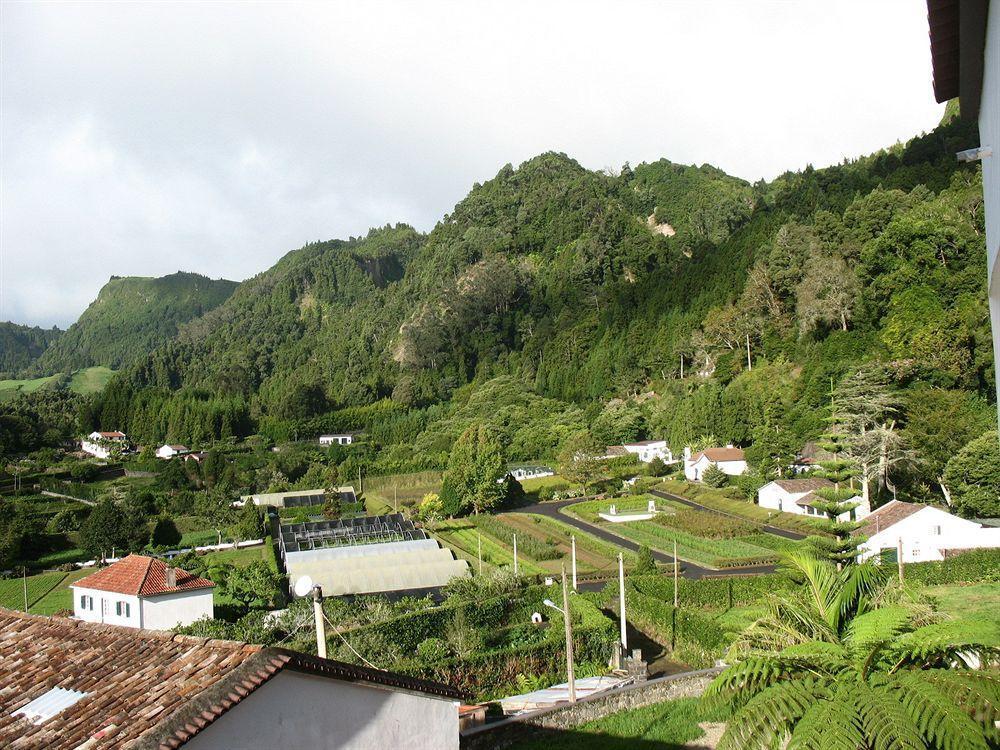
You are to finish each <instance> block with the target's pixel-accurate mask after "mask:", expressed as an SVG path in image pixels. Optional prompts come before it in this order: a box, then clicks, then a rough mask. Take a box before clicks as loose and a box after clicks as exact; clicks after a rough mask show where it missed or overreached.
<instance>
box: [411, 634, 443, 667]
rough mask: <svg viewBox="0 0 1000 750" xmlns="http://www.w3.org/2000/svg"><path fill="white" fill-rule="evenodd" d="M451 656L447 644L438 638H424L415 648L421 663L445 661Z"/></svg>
mask: <svg viewBox="0 0 1000 750" xmlns="http://www.w3.org/2000/svg"><path fill="white" fill-rule="evenodd" d="M450 655H451V650H450V649H449V648H448V644H447V643H445V642H444V641H443V640H441V639H440V638H426V639H424V640H422V641H421V642H420V643H419V645H418V646H417V656H418V657H419V658H420V660H421V661H424V662H428V663H432V662H436V661H441V660H442V659H447V658H448V657H449V656H450Z"/></svg>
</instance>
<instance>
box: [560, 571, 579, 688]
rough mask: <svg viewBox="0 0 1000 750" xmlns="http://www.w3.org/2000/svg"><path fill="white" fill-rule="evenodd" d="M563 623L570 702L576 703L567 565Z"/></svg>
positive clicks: (563, 587)
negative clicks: (564, 626) (564, 627)
mask: <svg viewBox="0 0 1000 750" xmlns="http://www.w3.org/2000/svg"><path fill="white" fill-rule="evenodd" d="M562 590H563V623H564V624H565V625H566V682H567V684H568V685H569V702H570V703H576V679H575V678H574V676H573V623H572V622H570V616H569V589H568V588H567V586H566V565H565V564H564V565H563V566H562Z"/></svg>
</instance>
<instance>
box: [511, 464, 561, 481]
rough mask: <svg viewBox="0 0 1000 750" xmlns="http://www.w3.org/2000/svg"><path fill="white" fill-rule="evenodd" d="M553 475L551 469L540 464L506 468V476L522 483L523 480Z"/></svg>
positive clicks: (514, 465) (517, 465)
mask: <svg viewBox="0 0 1000 750" xmlns="http://www.w3.org/2000/svg"><path fill="white" fill-rule="evenodd" d="M555 474H556V473H555V471H553V470H552V468H551V467H548V466H543V465H542V464H509V465H508V466H507V475H508V476H512V477H514V479H516V480H517V481H518V482H523V481H524V480H525V479H541V478H542V477H553V476H555ZM500 481H501V482H502V481H503V480H502V479H501V480H500Z"/></svg>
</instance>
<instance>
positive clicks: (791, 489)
mask: <svg viewBox="0 0 1000 750" xmlns="http://www.w3.org/2000/svg"><path fill="white" fill-rule="evenodd" d="M833 486H834V485H833V482H831V481H830V480H829V479H819V478H817V479H776V480H774V481H773V482H768V483H767V484H765V485H764V486H763V487H761V488H760V489H759V490H757V504H758V505H759V506H760V507H762V508H770V509H771V510H779V511H781V512H783V513H794V514H796V515H799V516H825V515H826V514H824V513H823V512H822V511H820V510H818V509H816V508H815V507H813V505H812V503H813V501H814V500H820V499H822V498H820V497H819V496H818V495H817V494H816V490H821V489H827V488H832V487H833ZM851 502H855V503H858V506H857V507H856V508H855V509H854V510H852V511H851V512H849V513H844V514H842V515H841V516H840V517H839V518H838V520H842V521H860V520H861V519H863V518H865V517H866V516H867V515H868V514H869V513H871V506H870V505H869V504H868V503H865V502H864V501H863V500H862V499H861V498H860V497H855V498H854V499H853V500H852V501H851Z"/></svg>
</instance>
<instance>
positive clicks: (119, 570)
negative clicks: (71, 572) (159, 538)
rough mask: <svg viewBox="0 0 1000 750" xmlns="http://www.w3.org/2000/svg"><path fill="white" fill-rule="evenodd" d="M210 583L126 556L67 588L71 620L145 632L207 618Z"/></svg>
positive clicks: (211, 611)
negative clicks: (71, 600) (124, 627)
mask: <svg viewBox="0 0 1000 750" xmlns="http://www.w3.org/2000/svg"><path fill="white" fill-rule="evenodd" d="M214 587H215V584H214V583H212V582H211V581H209V580H208V579H206V578H199V577H198V576H195V575H191V574H190V573H188V572H186V571H183V570H180V569H179V568H174V567H171V566H169V565H168V564H167V563H166V562H164V561H163V560H160V559H159V558H156V557H145V556H142V555H129V556H128V557H126V558H123V559H121V560H119V561H118V562H116V563H114V564H113V565H109V566H108V567H106V568H104V569H102V570H99V571H97V572H96V573H94V574H92V575H89V576H87V577H86V578H81V579H80V580H79V581H77V582H76V583H74V584H72V585H71V586H70V588H71V589H73V615H74V617H76V619H78V620H84V621H85V622H99V623H106V624H109V625H124V626H126V627H130V628H145V629H147V630H170V629H171V628H175V627H177V626H179V625H190V624H191V623H193V622H194V621H195V620H200V619H201V618H203V617H209V618H210V617H212V616H213V615H214V613H215V608H214V606H213V600H212V590H213V588H214Z"/></svg>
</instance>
